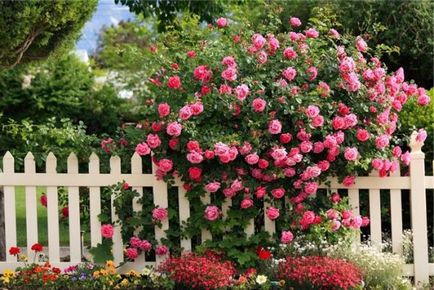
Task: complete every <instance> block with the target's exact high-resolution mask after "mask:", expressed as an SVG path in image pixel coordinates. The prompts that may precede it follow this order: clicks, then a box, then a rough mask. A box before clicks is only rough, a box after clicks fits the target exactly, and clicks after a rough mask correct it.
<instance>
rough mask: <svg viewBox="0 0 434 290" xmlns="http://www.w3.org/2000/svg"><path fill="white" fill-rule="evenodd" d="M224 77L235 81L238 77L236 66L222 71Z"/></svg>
mask: <svg viewBox="0 0 434 290" xmlns="http://www.w3.org/2000/svg"><path fill="white" fill-rule="evenodd" d="M222 78H223V79H225V80H227V81H235V80H236V79H237V70H236V68H235V67H228V68H227V69H225V70H224V71H222Z"/></svg>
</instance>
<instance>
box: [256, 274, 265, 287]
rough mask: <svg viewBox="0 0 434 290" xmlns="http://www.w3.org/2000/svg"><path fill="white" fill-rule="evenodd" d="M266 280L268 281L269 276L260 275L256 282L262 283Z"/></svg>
mask: <svg viewBox="0 0 434 290" xmlns="http://www.w3.org/2000/svg"><path fill="white" fill-rule="evenodd" d="M265 282H267V276H265V275H258V276H257V277H256V283H258V284H259V285H262V284H264V283H265Z"/></svg>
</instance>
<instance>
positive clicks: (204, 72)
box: [193, 65, 212, 82]
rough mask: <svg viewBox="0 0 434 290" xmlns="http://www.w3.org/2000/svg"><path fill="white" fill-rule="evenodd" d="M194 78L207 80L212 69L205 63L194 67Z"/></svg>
mask: <svg viewBox="0 0 434 290" xmlns="http://www.w3.org/2000/svg"><path fill="white" fill-rule="evenodd" d="M193 75H194V78H195V79H196V80H199V81H202V82H209V81H210V80H211V77H212V71H211V70H209V69H208V68H207V66H205V65H200V66H198V67H196V68H195V69H194V71H193Z"/></svg>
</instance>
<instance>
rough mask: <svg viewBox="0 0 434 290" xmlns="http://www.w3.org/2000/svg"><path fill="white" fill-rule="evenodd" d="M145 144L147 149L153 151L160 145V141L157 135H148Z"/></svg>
mask: <svg viewBox="0 0 434 290" xmlns="http://www.w3.org/2000/svg"><path fill="white" fill-rule="evenodd" d="M146 143H148V145H149V147H151V148H152V149H155V148H157V147H159V146H160V145H161V140H160V137H159V136H158V135H157V134H149V135H148V137H147V138H146Z"/></svg>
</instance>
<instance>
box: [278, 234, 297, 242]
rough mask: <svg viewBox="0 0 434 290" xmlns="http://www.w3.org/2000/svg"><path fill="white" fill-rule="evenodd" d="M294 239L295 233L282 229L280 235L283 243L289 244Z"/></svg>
mask: <svg viewBox="0 0 434 290" xmlns="http://www.w3.org/2000/svg"><path fill="white" fill-rule="evenodd" d="M293 239H294V235H293V234H292V233H291V232H290V231H282V235H281V236H280V242H281V243H282V244H288V243H290V242H292V240H293Z"/></svg>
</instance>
